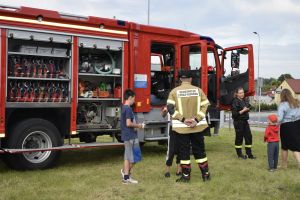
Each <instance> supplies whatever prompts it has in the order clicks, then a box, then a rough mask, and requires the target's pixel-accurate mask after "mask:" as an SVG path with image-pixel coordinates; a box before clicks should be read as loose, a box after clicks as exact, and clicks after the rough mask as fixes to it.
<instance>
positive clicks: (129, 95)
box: [124, 89, 135, 100]
mask: <svg viewBox="0 0 300 200" xmlns="http://www.w3.org/2000/svg"><path fill="white" fill-rule="evenodd" d="M129 97H135V93H134V91H132V90H131V89H127V90H126V91H125V92H124V99H125V100H128V99H129Z"/></svg>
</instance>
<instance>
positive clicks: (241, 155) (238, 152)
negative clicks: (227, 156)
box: [235, 148, 247, 159]
mask: <svg viewBox="0 0 300 200" xmlns="http://www.w3.org/2000/svg"><path fill="white" fill-rule="evenodd" d="M235 150H236V154H237V156H238V158H241V159H247V156H246V155H243V153H242V149H241V148H235Z"/></svg>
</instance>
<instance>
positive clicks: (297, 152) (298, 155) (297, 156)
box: [294, 151, 300, 169]
mask: <svg viewBox="0 0 300 200" xmlns="http://www.w3.org/2000/svg"><path fill="white" fill-rule="evenodd" d="M294 155H295V158H296V160H297V162H298V168H299V169H300V152H299V151H294Z"/></svg>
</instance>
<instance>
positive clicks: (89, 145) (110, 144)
mask: <svg viewBox="0 0 300 200" xmlns="http://www.w3.org/2000/svg"><path fill="white" fill-rule="evenodd" d="M120 146H123V143H118V142H107V143H103V142H102V143H99V142H98V143H97V142H94V143H83V144H65V145H63V146H59V147H52V148H45V149H6V148H3V149H2V150H0V153H9V154H16V153H31V152H38V151H62V150H76V149H84V148H96V147H120Z"/></svg>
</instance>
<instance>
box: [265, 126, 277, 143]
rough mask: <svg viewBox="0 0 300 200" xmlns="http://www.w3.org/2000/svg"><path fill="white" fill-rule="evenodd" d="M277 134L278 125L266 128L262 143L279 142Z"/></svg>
mask: <svg viewBox="0 0 300 200" xmlns="http://www.w3.org/2000/svg"><path fill="white" fill-rule="evenodd" d="M278 132H279V126H278V125H269V126H267V128H266V130H265V137H264V141H265V142H278V141H279V137H278Z"/></svg>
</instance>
